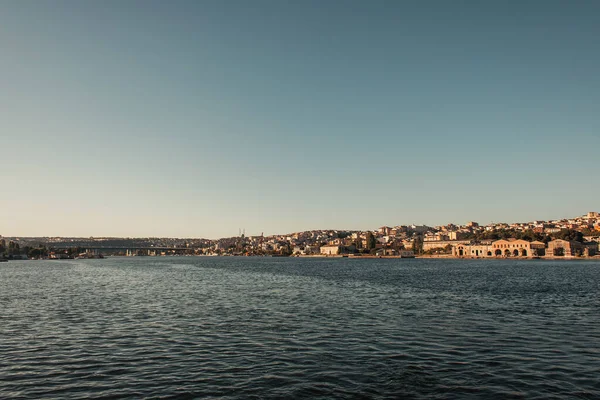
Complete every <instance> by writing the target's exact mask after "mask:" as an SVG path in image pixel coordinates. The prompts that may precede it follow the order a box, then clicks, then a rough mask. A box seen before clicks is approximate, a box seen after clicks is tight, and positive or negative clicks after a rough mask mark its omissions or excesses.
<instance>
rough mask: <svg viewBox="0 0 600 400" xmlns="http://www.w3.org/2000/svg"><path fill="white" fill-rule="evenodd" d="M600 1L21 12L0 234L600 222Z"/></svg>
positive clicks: (25, 0) (76, 7)
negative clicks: (589, 217)
mask: <svg viewBox="0 0 600 400" xmlns="http://www.w3.org/2000/svg"><path fill="white" fill-rule="evenodd" d="M599 18H600V2H596V1H576V2H564V1H524V2H523V1H505V2H477V1H463V2H444V1H404V2H400V1H398V2H391V1H334V0H332V1H327V2H322V1H308V0H307V1H299V2H281V1H276V0H272V1H260V0H254V1H241V0H231V1H217V0H215V1H212V0H211V1H209V0H203V1H172V2H164V1H103V2H99V1H98V2H80V1H74V0H73V1H60V0H56V1H52V2H40V1H33V0H21V1H0V49H1V50H2V56H1V57H0V82H1V85H0V132H1V133H2V134H1V135H0V137H1V140H0V146H1V147H0V148H1V149H2V153H1V155H0V157H1V158H0V160H1V163H0V165H1V166H2V168H1V171H2V183H1V185H2V186H0V187H1V189H0V235H4V236H9V235H10V236H83V237H89V236H117V237H149V236H151V237H203V238H219V237H227V236H235V235H237V233H238V229H239V228H245V229H246V232H247V234H248V235H260V233H261V232H264V233H265V234H266V235H269V234H276V233H288V232H294V231H304V230H312V229H352V230H354V229H359V230H367V229H373V228H376V227H379V226H382V225H398V224H413V223H414V224H427V225H443V224H447V223H450V222H453V223H458V224H464V223H466V222H467V221H470V220H474V221H477V222H479V223H483V224H486V223H489V222H491V221H495V222H500V221H503V222H517V221H531V220H548V219H559V218H567V217H573V216H578V215H582V214H583V213H586V212H588V211H600V207H599V204H600V203H599V202H598V199H599V198H600V185H599V184H598V167H597V163H598V155H599V150H600V118H599V117H598V116H599V115H600V76H599V74H598V66H599V65H600V51H599V50H598V46H597V38H598V37H600V26H599V25H598V23H597V21H598V20H599Z"/></svg>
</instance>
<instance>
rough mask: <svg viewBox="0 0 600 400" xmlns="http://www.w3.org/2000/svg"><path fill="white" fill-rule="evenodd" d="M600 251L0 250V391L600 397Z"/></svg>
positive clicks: (11, 394) (30, 395)
mask: <svg viewBox="0 0 600 400" xmlns="http://www.w3.org/2000/svg"><path fill="white" fill-rule="evenodd" d="M599 278H600V263H598V262H581V263H561V262H545V261H540V262H534V263H532V262H514V261H471V260H467V261H448V260H342V259H335V260H331V259H323V260H315V259H310V260H308V259H284V260H282V259H268V258H265V259H260V258H156V259H153V258H130V259H105V260H86V261H56V262H43V261H39V262H18V261H15V262H10V263H5V264H4V265H2V266H0V398H24V399H38V398H81V397H94V398H105V399H116V398H141V397H144V398H155V399H190V398H199V397H201V398H224V399H248V398H250V399H252V398H256V399H259V398H260V399H269V398H273V399H274V398H340V399H373V398H376V399H395V398H434V399H435V398H440V399H442V398H443V399H453V398H456V399H463V398H474V399H475V398H477V399H478V398H514V399H522V398H527V399H530V398H533V399H548V398H589V399H592V398H600V380H598V378H597V377H598V376H600V348H599V347H598V342H599V340H600V324H599V323H598V322H599V319H598V316H599V315H600V294H599V293H600V290H599V289H600V279H599Z"/></svg>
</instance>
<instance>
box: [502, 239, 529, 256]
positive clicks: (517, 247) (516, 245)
mask: <svg viewBox="0 0 600 400" xmlns="http://www.w3.org/2000/svg"><path fill="white" fill-rule="evenodd" d="M492 254H493V255H494V257H532V256H534V255H537V252H536V254H533V251H532V250H531V242H528V241H527V240H522V239H501V240H496V241H495V242H492Z"/></svg>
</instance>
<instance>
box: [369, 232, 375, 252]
mask: <svg viewBox="0 0 600 400" xmlns="http://www.w3.org/2000/svg"><path fill="white" fill-rule="evenodd" d="M375 247H377V239H375V236H374V235H373V233H372V232H367V250H373V249H374V248H375Z"/></svg>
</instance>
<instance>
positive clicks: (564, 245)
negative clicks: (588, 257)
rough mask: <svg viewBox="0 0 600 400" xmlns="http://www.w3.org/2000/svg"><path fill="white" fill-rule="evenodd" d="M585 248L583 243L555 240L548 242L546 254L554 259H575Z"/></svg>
mask: <svg viewBox="0 0 600 400" xmlns="http://www.w3.org/2000/svg"><path fill="white" fill-rule="evenodd" d="M585 249H586V246H584V244H583V243H579V242H575V241H572V240H563V239H556V240H552V241H551V242H548V249H547V250H546V254H547V255H549V256H554V257H576V256H582V255H583V254H584V252H585Z"/></svg>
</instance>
